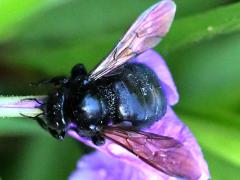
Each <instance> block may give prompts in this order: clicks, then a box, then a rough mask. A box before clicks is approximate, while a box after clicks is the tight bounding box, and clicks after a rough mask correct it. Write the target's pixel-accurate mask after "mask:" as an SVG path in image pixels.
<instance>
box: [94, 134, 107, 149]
mask: <svg viewBox="0 0 240 180" xmlns="http://www.w3.org/2000/svg"><path fill="white" fill-rule="evenodd" d="M91 140H92V142H93V143H94V144H95V145H96V146H101V145H103V144H104V143H105V138H104V137H103V136H102V135H101V134H100V133H98V134H95V135H94V136H92V137H91Z"/></svg>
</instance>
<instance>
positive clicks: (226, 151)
mask: <svg viewBox="0 0 240 180" xmlns="http://www.w3.org/2000/svg"><path fill="white" fill-rule="evenodd" d="M179 114H180V117H181V119H182V120H183V121H184V122H185V123H186V124H187V125H188V126H189V127H190V129H191V130H192V132H193V134H194V135H195V136H196V138H197V140H198V142H199V143H200V144H201V145H202V146H203V147H205V148H206V149H207V150H209V151H211V152H212V153H214V154H215V155H217V156H219V157H221V158H222V159H225V160H226V161H229V162H231V163H232V164H235V165H236V166H238V167H240V156H239V149H240V141H239V138H238V137H240V131H239V126H232V125H231V119H230V121H228V119H226V120H225V122H223V121H221V122H220V123H219V122H218V121H217V120H216V119H214V116H213V117H211V118H209V117H203V116H191V115H189V114H185V113H184V114H182V113H179ZM215 118H217V116H216V117H215ZM238 120H240V116H239V117H238ZM238 120H237V119H235V121H238Z"/></svg>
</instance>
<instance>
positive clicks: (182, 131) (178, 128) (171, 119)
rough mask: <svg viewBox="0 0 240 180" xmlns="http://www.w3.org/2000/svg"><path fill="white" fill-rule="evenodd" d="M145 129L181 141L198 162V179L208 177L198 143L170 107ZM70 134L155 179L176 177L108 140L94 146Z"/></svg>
mask: <svg viewBox="0 0 240 180" xmlns="http://www.w3.org/2000/svg"><path fill="white" fill-rule="evenodd" d="M145 131H149V132H152V133H155V134H159V135H163V136H170V137H173V138H175V139H177V140H179V141H180V142H182V143H183V144H184V146H185V148H186V149H188V150H189V151H190V153H191V155H192V157H193V161H195V162H196V163H198V167H199V169H198V170H196V171H198V172H199V174H200V175H201V177H199V178H198V179H200V180H206V179H209V172H208V167H207V164H206V162H205V160H204V158H203V155H202V152H201V150H200V147H199V145H198V144H197V142H196V140H195V138H194V137H193V135H192V134H191V132H190V131H189V129H188V128H187V127H186V126H185V125H184V124H183V123H182V122H181V121H180V120H179V119H178V117H177V116H176V114H175V113H174V112H173V111H172V109H171V108H170V107H168V110H167V113H166V115H165V116H164V117H163V118H162V119H161V120H160V121H158V122H156V123H155V124H154V125H153V126H152V127H150V128H149V129H145ZM70 135H71V136H73V137H75V138H77V139H78V140H79V141H82V142H84V143H85V144H87V145H89V146H91V147H94V148H96V149H98V150H99V151H101V152H104V153H106V154H109V155H111V156H113V157H116V158H118V159H119V160H121V161H124V162H125V163H127V164H129V165H131V166H132V167H135V171H142V172H144V174H151V176H152V177H157V179H161V178H162V179H169V180H170V179H171V180H176V179H178V178H175V177H170V176H168V175H166V174H164V173H161V172H159V171H157V170H155V169H154V168H152V167H150V166H149V165H147V164H146V163H144V162H143V161H142V160H140V159H139V158H137V157H136V156H135V155H133V154H132V153H130V152H129V151H127V150H126V149H124V148H123V147H121V146H119V145H117V144H115V143H113V142H111V141H109V140H106V143H105V144H104V145H103V146H95V145H94V144H92V142H91V141H89V140H87V139H84V138H82V137H79V136H78V135H77V134H76V133H75V132H73V131H71V132H70ZM95 163H96V162H95Z"/></svg>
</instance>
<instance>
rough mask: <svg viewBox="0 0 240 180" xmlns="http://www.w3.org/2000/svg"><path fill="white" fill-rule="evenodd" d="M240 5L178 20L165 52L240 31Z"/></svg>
mask: <svg viewBox="0 0 240 180" xmlns="http://www.w3.org/2000/svg"><path fill="white" fill-rule="evenodd" d="M239 12H240V3H234V4H231V5H228V6H223V7H219V8H216V9H213V10H210V11H207V12H203V13H199V14H197V15H194V16H189V17H185V18H182V19H178V20H176V21H175V22H174V24H173V27H172V30H171V31H170V33H169V34H168V35H167V37H166V39H165V40H164V41H163V43H162V44H161V46H159V47H158V49H159V50H160V49H161V48H162V50H163V52H164V50H165V51H173V50H176V49H178V48H182V47H185V46H190V45H191V44H194V43H197V42H199V41H202V40H204V39H209V38H213V37H215V36H217V35H219V34H227V33H231V32H234V31H239V30H240V23H239V22H240V13H239Z"/></svg>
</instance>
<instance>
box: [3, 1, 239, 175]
mask: <svg viewBox="0 0 240 180" xmlns="http://www.w3.org/2000/svg"><path fill="white" fill-rule="evenodd" d="M155 2H156V0H148V1H146V0H131V1H129V0H128V1H127V0H121V1H112V0H98V1H96V0H95V1H93V0H88V1H83V0H22V1H18V0H0V94H1V95H34V94H35V95H37V94H43V93H44V90H41V89H39V88H34V87H29V86H28V83H29V82H33V81H37V80H39V79H42V78H46V77H51V76H54V75H59V74H66V75H67V74H68V73H69V71H70V69H71V67H72V66H73V65H74V64H76V63H84V64H85V65H86V66H87V68H88V69H89V70H90V69H92V68H93V67H94V66H95V65H96V64H97V63H98V62H99V61H101V60H102V59H103V57H105V56H106V55H107V53H108V52H109V51H110V50H111V48H112V47H113V46H114V45H115V44H116V42H117V41H118V39H119V38H120V37H121V36H122V35H123V33H124V32H125V31H126V30H127V28H128V27H129V26H130V25H131V23H133V21H134V20H135V19H136V17H137V16H138V15H139V14H140V13H141V12H143V11H144V10H145V9H147V8H148V7H149V6H150V5H152V4H153V3H155ZM176 4H177V7H178V8H177V15H176V19H175V21H174V24H173V27H172V29H171V31H170V33H169V34H168V36H167V37H166V38H165V39H164V40H163V41H162V43H161V45H159V46H158V47H157V48H156V50H157V51H159V52H160V53H161V54H162V55H163V56H164V57H165V59H166V60H167V63H168V64H169V67H170V69H171V71H172V73H173V76H174V79H175V81H176V84H177V87H178V89H179V93H180V96H181V100H180V102H179V104H178V105H177V106H176V107H175V110H176V112H177V113H178V115H179V116H180V117H181V119H182V120H183V121H184V122H185V123H186V124H187V125H188V126H189V127H190V129H191V130H192V131H193V132H194V134H195V135H196V137H197V139H198V141H199V143H200V145H201V146H202V148H203V152H204V154H205V157H206V159H207V161H208V163H209V168H210V171H211V174H212V177H213V180H226V179H231V180H238V179H240V171H239V169H240V33H239V32H240V2H239V1H237V0H211V1H209V0H194V1H192V0H176ZM88 151H89V149H88V148H86V147H85V146H83V145H81V144H80V143H79V142H76V141H75V140H73V139H71V138H67V139H66V140H65V141H63V142H58V141H56V140H54V139H53V138H52V137H50V136H49V135H48V134H47V133H45V132H44V131H43V130H41V129H40V128H39V127H38V125H37V124H36V123H34V122H31V121H29V120H28V119H3V118H0V179H1V178H2V179H4V180H5V179H20V180H30V179H35V180H42V179H45V180H48V179H49V180H51V179H67V177H68V176H69V174H70V173H71V172H72V171H73V170H74V169H75V166H76V163H77V160H78V159H79V158H80V157H81V155H82V154H84V153H86V152H88Z"/></svg>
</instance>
